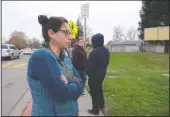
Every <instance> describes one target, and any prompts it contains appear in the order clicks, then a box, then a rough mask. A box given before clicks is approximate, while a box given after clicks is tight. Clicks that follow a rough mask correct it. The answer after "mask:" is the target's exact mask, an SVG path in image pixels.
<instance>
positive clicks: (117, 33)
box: [113, 26, 124, 42]
mask: <svg viewBox="0 0 170 117" xmlns="http://www.w3.org/2000/svg"><path fill="white" fill-rule="evenodd" d="M123 36H124V34H123V28H121V27H120V26H116V27H114V29H113V41H114V42H118V41H122V40H123Z"/></svg>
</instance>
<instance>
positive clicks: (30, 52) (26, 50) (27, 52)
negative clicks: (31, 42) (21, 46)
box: [23, 48, 32, 55]
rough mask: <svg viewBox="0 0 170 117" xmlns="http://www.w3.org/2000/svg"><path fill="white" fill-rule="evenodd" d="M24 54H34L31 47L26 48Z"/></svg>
mask: <svg viewBox="0 0 170 117" xmlns="http://www.w3.org/2000/svg"><path fill="white" fill-rule="evenodd" d="M23 54H25V55H31V54H32V50H31V48H26V49H25V50H24V51H23Z"/></svg>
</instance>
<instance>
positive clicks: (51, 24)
mask: <svg viewBox="0 0 170 117" xmlns="http://www.w3.org/2000/svg"><path fill="white" fill-rule="evenodd" d="M38 22H39V23H40V24H41V26H42V36H43V38H44V42H45V43H46V44H48V43H49V40H50V37H49V35H48V30H49V29H51V30H53V31H54V32H58V31H59V30H60V28H61V26H62V25H63V24H64V23H68V21H67V19H65V18H64V17H50V18H49V19H48V17H47V16H46V15H39V16H38Z"/></svg>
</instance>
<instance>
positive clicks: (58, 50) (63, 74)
mask: <svg viewBox="0 0 170 117" xmlns="http://www.w3.org/2000/svg"><path fill="white" fill-rule="evenodd" d="M38 21H39V23H40V24H41V25H42V35H43V37H44V40H45V42H46V44H47V48H42V49H39V50H37V51H35V52H34V53H33V54H32V56H31V57H30V59H29V63H28V71H27V80H28V84H29V87H30V91H31V95H32V113H31V116H76V115H77V113H78V111H79V110H78V102H77V99H78V98H79V96H80V95H81V93H82V91H83V87H84V82H83V81H82V80H81V78H80V77H79V75H78V73H77V71H76V70H75V68H74V67H73V65H72V63H71V60H70V58H69V57H68V56H67V53H66V52H65V51H64V49H66V48H68V47H69V45H70V42H71V33H70V28H69V25H68V21H67V20H66V19H65V18H62V17H50V18H49V19H48V18H47V16H44V15H40V16H39V17H38Z"/></svg>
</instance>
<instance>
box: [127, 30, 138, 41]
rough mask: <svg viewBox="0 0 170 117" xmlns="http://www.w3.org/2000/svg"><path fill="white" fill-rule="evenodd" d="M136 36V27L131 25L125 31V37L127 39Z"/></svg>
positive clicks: (132, 38)
mask: <svg viewBox="0 0 170 117" xmlns="http://www.w3.org/2000/svg"><path fill="white" fill-rule="evenodd" d="M136 36H137V29H135V28H133V27H131V28H130V29H129V30H128V32H127V35H126V38H127V39H128V40H135V38H136Z"/></svg>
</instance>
